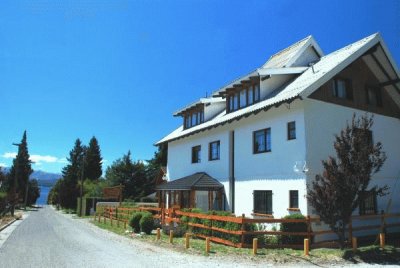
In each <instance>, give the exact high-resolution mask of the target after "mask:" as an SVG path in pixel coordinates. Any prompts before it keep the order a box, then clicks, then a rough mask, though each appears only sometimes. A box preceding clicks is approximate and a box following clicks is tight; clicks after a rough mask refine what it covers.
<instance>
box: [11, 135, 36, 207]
mask: <svg viewBox="0 0 400 268" xmlns="http://www.w3.org/2000/svg"><path fill="white" fill-rule="evenodd" d="M31 163H32V162H31V160H29V152H28V143H27V138H26V131H24V134H23V136H22V140H21V143H19V144H18V153H17V156H16V157H15V159H14V160H13V165H12V166H11V169H10V180H11V181H10V186H11V187H12V188H13V189H11V190H12V192H13V193H12V194H14V193H15V194H17V195H18V198H19V199H22V200H23V202H24V203H25V204H26V201H27V200H25V199H26V198H27V196H26V193H27V192H26V191H27V186H28V181H29V176H30V175H31V174H32V172H33V170H32V166H31ZM14 191H15V192H14Z"/></svg>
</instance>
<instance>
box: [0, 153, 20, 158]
mask: <svg viewBox="0 0 400 268" xmlns="http://www.w3.org/2000/svg"><path fill="white" fill-rule="evenodd" d="M16 156H17V153H12V152H7V153H4V154H2V155H1V157H3V158H15V157H16Z"/></svg>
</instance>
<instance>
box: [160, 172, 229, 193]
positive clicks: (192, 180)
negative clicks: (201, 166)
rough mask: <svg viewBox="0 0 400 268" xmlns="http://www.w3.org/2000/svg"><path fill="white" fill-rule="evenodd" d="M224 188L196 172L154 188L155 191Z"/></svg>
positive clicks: (203, 174) (207, 176) (205, 175)
mask: <svg viewBox="0 0 400 268" xmlns="http://www.w3.org/2000/svg"><path fill="white" fill-rule="evenodd" d="M223 187H224V186H223V185H222V184H221V183H220V182H219V181H217V180H216V179H214V178H213V177H211V176H210V175H208V174H207V173H205V172H198V173H195V174H193V175H190V176H186V177H183V178H180V179H177V180H173V181H169V182H167V183H164V184H160V185H157V186H156V190H217V189H221V188H223Z"/></svg>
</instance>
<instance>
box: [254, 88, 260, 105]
mask: <svg viewBox="0 0 400 268" xmlns="http://www.w3.org/2000/svg"><path fill="white" fill-rule="evenodd" d="M258 101H260V86H259V85H258V84H257V85H255V86H254V102H258Z"/></svg>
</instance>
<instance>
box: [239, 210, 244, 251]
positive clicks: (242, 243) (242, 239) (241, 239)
mask: <svg viewBox="0 0 400 268" xmlns="http://www.w3.org/2000/svg"><path fill="white" fill-rule="evenodd" d="M244 219H245V215H244V213H243V214H242V228H241V231H242V234H241V238H240V244H241V247H243V245H244V232H245V226H244Z"/></svg>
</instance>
